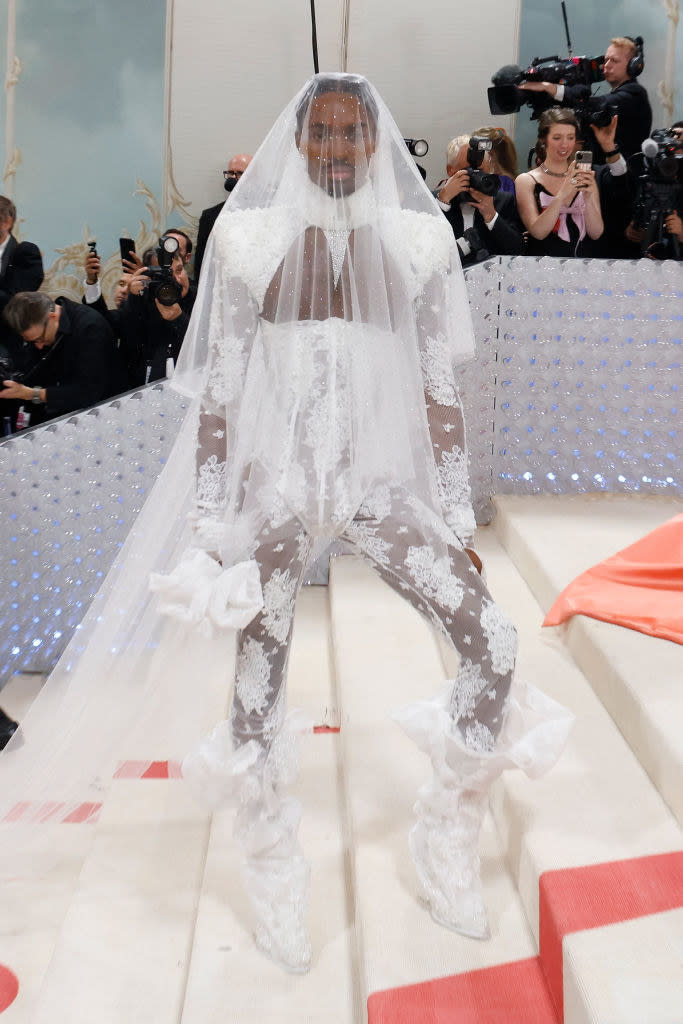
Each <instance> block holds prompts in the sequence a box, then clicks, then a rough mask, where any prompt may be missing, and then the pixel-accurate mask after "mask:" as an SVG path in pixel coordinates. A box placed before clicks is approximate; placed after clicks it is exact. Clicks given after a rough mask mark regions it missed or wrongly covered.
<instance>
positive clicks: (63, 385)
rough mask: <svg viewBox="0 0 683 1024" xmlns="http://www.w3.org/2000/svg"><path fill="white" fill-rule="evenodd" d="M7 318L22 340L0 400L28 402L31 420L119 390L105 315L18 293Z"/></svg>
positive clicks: (58, 413)
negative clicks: (16, 364)
mask: <svg viewBox="0 0 683 1024" xmlns="http://www.w3.org/2000/svg"><path fill="white" fill-rule="evenodd" d="M3 316H4V318H5V321H6V322H7V324H8V325H9V327H10V329H11V330H12V331H13V332H14V334H15V335H16V336H17V337H19V338H21V339H22V341H23V343H24V344H23V350H22V360H21V365H20V366H19V367H18V369H17V370H15V371H14V372H13V373H12V376H11V377H7V378H5V379H4V380H3V381H2V390H0V399H4V400H16V401H17V402H21V403H26V404H27V405H28V408H29V409H30V411H31V421H32V423H42V422H43V421H44V420H48V419H51V418H52V417H54V416H61V415H63V414H64V413H67V412H74V411H75V410H76V409H87V408H89V407H90V406H92V405H95V404H96V403H97V402H101V401H102V400H103V399H105V398H109V397H110V396H111V395H116V394H119V393H120V392H121V390H122V367H121V363H120V359H119V354H118V351H117V348H116V342H115V339H114V334H113V332H112V329H111V327H110V326H109V324H108V323H107V322H106V320H105V319H104V317H102V316H101V315H100V314H99V313H96V312H95V311H94V310H92V309H89V308H88V307H87V306H84V305H82V304H81V303H79V302H72V301H71V299H67V298H65V297H64V296H60V297H59V298H58V299H54V300H53V299H52V298H50V296H49V295H46V294H45V292H18V293H17V294H16V295H15V296H14V297H13V298H11V299H10V301H9V302H8V303H7V305H6V306H5V310H4V313H3Z"/></svg>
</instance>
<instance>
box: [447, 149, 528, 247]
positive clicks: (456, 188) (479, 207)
mask: <svg viewBox="0 0 683 1024" xmlns="http://www.w3.org/2000/svg"><path fill="white" fill-rule="evenodd" d="M484 143H485V144H486V147H485V146H484ZM490 146H491V140H490V139H485V138H482V139H479V137H478V136H476V135H475V136H469V135H459V136H458V137H457V138H455V139H452V140H451V141H450V142H449V144H448V148H447V150H446V159H447V164H446V173H447V175H448V177H447V178H446V179H445V181H443V182H442V183H441V184H440V185H439V187H438V188H437V190H436V191H435V193H434V195H435V197H436V199H437V200H438V202H439V205H440V206H441V209H442V210H443V211H444V213H445V215H446V219H447V220H448V222H449V224H450V225H451V227H452V228H453V234H454V235H455V238H456V241H457V243H458V248H459V250H460V258H461V260H462V264H463V266H464V267H467V266H470V265H471V264H473V263H480V262H481V261H482V260H484V259H487V258H488V257H489V256H493V255H497V256H519V255H521V254H522V253H523V252H524V237H523V234H522V232H523V227H522V222H521V221H520V219H519V215H518V213H517V204H516V202H515V197H514V195H512V194H511V193H509V192H504V191H503V190H502V189H500V188H496V175H493V174H491V173H490V152H489V150H490ZM475 164H478V165H479V166H478V168H474V167H473V165H475ZM473 169H475V170H480V171H481V172H482V174H483V175H484V181H483V182H482V184H484V185H486V186H487V191H489V190H495V191H494V192H493V194H491V195H487V194H486V193H484V192H481V191H478V190H477V189H475V188H473V187H472V186H471V176H472V175H471V171H472V170H473ZM498 184H500V182H499V181H498ZM489 186H490V188H489Z"/></svg>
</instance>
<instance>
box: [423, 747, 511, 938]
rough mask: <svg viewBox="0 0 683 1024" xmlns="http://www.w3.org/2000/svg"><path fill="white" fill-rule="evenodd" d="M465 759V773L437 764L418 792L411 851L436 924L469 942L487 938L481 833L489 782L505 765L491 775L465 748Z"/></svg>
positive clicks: (483, 762)
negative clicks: (467, 761) (456, 933)
mask: <svg viewBox="0 0 683 1024" xmlns="http://www.w3.org/2000/svg"><path fill="white" fill-rule="evenodd" d="M462 757H463V760H465V759H468V760H469V761H470V763H469V764H466V765H464V766H463V767H464V768H465V770H464V771H462V770H460V771H459V770H458V768H457V767H452V766H450V765H448V764H441V765H440V766H438V767H437V766H436V765H435V772H434V777H433V779H432V780H431V781H430V782H428V783H427V784H426V785H425V786H423V787H422V789H421V790H420V793H419V799H418V801H417V803H416V804H415V812H416V814H417V817H418V820H417V823H416V824H415V825H414V826H413V828H412V830H411V832H410V836H409V845H410V852H411V854H412V857H413V861H414V863H415V867H416V869H417V874H418V877H419V879H420V883H421V886H422V895H423V898H424V900H425V902H426V903H427V904H428V906H429V909H430V912H431V915H432V917H433V918H434V920H435V921H437V922H438V923H439V924H441V925H444V926H445V927H446V928H452V929H453V930H454V931H456V932H461V933H462V934H463V935H468V936H470V937H471V938H474V939H488V938H489V937H490V934H491V932H490V930H489V925H488V920H487V917H486V907H485V905H484V896H483V890H482V884H481V877H480V873H479V869H480V864H479V831H480V828H481V822H482V819H483V816H484V813H485V810H486V803H487V800H486V798H487V794H488V788H489V784H490V782H491V781H492V779H493V778H495V776H496V775H498V774H499V772H500V768H501V767H502V766H500V764H499V765H498V768H497V769H495V770H494V771H493V772H487V770H486V768H487V764H486V761H485V760H484V759H482V758H480V757H477V756H475V755H469V754H467V752H466V751H465V750H464V749H463V751H462ZM490 767H493V763H491V765H490Z"/></svg>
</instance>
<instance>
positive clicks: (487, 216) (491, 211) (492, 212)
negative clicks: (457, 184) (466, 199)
mask: <svg viewBox="0 0 683 1024" xmlns="http://www.w3.org/2000/svg"><path fill="white" fill-rule="evenodd" d="M470 192H471V195H472V206H475V207H476V208H477V210H479V213H480V214H481V215H482V217H483V218H484V220H485V221H486V223H487V224H488V223H489V221H492V220H493V218H494V217H495V216H496V208H495V206H494V205H493V196H487V195H484V193H483V192H477V191H476V190H475V189H471V190H470Z"/></svg>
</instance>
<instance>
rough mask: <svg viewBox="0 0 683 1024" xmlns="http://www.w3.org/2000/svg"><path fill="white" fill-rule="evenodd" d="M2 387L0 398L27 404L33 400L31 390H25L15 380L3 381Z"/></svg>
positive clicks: (23, 385) (24, 387)
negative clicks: (14, 399)
mask: <svg viewBox="0 0 683 1024" xmlns="http://www.w3.org/2000/svg"><path fill="white" fill-rule="evenodd" d="M2 384H3V387H2V389H1V390H0V398H18V399H19V400H20V401H23V402H29V401H30V400H31V399H32V398H33V388H27V387H26V385H25V384H20V383H19V382H18V381H16V380H3V382H2Z"/></svg>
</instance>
